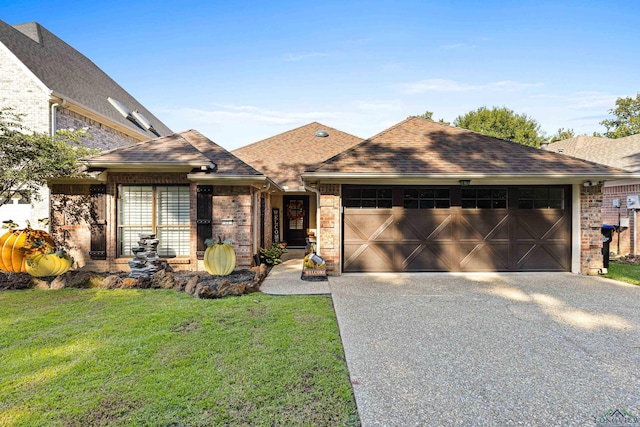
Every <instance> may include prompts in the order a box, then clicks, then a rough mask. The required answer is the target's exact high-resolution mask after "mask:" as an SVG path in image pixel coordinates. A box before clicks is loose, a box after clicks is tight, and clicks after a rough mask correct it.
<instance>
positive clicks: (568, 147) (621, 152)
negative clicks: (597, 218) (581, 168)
mask: <svg viewBox="0 0 640 427" xmlns="http://www.w3.org/2000/svg"><path fill="white" fill-rule="evenodd" d="M546 149H547V150H549V151H554V152H557V153H563V154H566V155H569V156H573V157H577V158H580V159H584V160H589V161H591V162H597V163H601V164H604V165H608V166H612V167H615V168H620V169H625V170H629V171H632V172H635V173H640V134H638V135H632V136H627V137H625V138H619V139H609V138H598V137H591V136H577V137H575V138H570V139H565V140H563V141H557V142H554V143H553V144H549V145H548V146H547V147H546ZM602 196H603V201H602V222H603V223H604V224H609V225H614V226H620V227H619V231H620V232H619V234H618V233H615V234H614V240H613V241H612V242H611V246H610V250H611V251H613V252H615V253H617V254H622V255H624V254H634V255H635V254H637V253H638V245H637V227H636V215H637V209H640V206H637V205H636V206H628V205H627V196H640V179H627V180H613V181H610V180H607V181H605V183H604V186H603V189H602ZM616 199H617V200H619V201H620V204H619V207H617V206H614V200H616ZM616 205H618V204H617V203H616Z"/></svg>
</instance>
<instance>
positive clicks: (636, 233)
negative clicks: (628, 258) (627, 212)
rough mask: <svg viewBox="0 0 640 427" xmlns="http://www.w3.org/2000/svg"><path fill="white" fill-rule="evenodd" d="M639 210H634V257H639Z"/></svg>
mask: <svg viewBox="0 0 640 427" xmlns="http://www.w3.org/2000/svg"><path fill="white" fill-rule="evenodd" d="M637 212H638V211H637V210H635V209H634V210H633V256H634V257H635V256H636V255H638V215H637Z"/></svg>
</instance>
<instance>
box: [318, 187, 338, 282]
mask: <svg viewBox="0 0 640 427" xmlns="http://www.w3.org/2000/svg"><path fill="white" fill-rule="evenodd" d="M319 222H320V223H319V228H320V255H321V256H322V258H324V260H325V261H326V263H327V273H328V274H329V275H331V276H337V275H340V270H341V265H340V256H341V254H340V250H341V240H342V239H341V236H340V185H338V184H322V185H321V186H320V221H319Z"/></svg>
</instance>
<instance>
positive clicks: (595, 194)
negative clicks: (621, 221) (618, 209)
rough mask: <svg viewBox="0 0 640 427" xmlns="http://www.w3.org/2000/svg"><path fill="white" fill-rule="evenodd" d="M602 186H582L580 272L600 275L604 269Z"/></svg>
mask: <svg viewBox="0 0 640 427" xmlns="http://www.w3.org/2000/svg"><path fill="white" fill-rule="evenodd" d="M601 227H602V185H594V186H592V187H584V186H580V271H581V273H582V274H592V275H595V274H598V270H599V269H601V268H602V233H601V231H600V229H601Z"/></svg>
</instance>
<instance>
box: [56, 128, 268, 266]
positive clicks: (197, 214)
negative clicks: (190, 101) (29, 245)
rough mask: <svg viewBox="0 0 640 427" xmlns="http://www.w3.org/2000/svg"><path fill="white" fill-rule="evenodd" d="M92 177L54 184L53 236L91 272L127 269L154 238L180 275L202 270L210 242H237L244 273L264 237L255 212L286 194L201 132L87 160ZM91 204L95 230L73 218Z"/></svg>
mask: <svg viewBox="0 0 640 427" xmlns="http://www.w3.org/2000/svg"><path fill="white" fill-rule="evenodd" d="M88 165H89V170H90V171H91V173H92V174H93V177H92V178H87V179H67V180H64V179H62V180H57V181H52V182H51V183H50V184H49V186H50V187H51V193H52V194H51V203H52V231H53V232H54V233H66V236H65V237H66V242H67V243H68V244H69V245H71V246H73V247H72V249H73V250H72V256H74V258H75V259H76V261H78V264H79V266H80V267H85V268H86V269H90V270H106V271H118V270H128V269H129V266H128V265H127V261H128V260H129V259H130V258H131V257H132V255H133V254H132V252H131V248H132V247H133V246H136V245H137V242H138V234H139V233H155V234H156V236H157V237H158V239H159V240H160V243H159V247H158V252H159V255H160V256H161V257H162V258H166V259H167V260H168V261H169V263H170V264H171V265H172V266H173V268H175V269H186V270H203V265H202V262H201V261H200V263H199V262H198V260H201V259H202V256H203V255H204V251H205V249H206V246H205V243H204V241H205V239H208V238H210V237H212V236H215V237H218V236H220V237H222V238H223V239H225V238H231V239H232V240H233V247H234V249H235V251H236V254H237V259H238V267H240V268H248V267H250V266H251V265H252V262H253V255H254V254H255V253H256V247H255V240H254V236H256V235H258V234H259V233H260V229H259V227H258V219H257V218H256V214H257V212H256V210H255V206H257V201H256V199H257V197H258V196H259V194H260V193H261V192H264V191H265V190H266V189H267V188H270V189H272V191H280V188H279V187H278V186H277V185H276V184H275V183H273V182H272V181H270V180H269V179H268V178H267V177H266V176H265V175H263V174H261V173H260V172H258V171H256V170H255V169H253V168H252V167H251V166H249V165H247V164H245V163H244V162H242V161H241V160H239V159H238V158H237V157H235V156H233V155H232V154H231V153H229V152H228V151H226V150H225V149H223V148H222V147H220V146H218V145H216V144H215V143H214V142H212V141H211V140H209V139H208V138H206V137H204V136H203V135H201V134H200V133H198V132H196V131H194V130H190V131H186V132H181V133H175V134H172V135H169V136H166V137H161V138H156V139H152V140H150V141H145V142H141V143H138V144H134V145H131V146H128V147H122V148H118V149H115V150H112V151H109V152H107V153H104V154H101V155H98V156H95V157H93V158H91V159H90V160H89V161H88ZM85 204H91V205H92V206H93V210H94V212H95V213H96V217H95V218H93V219H92V222H93V226H92V227H89V226H87V225H86V223H84V222H83V221H77V220H76V219H74V218H73V217H72V216H70V215H69V214H68V213H69V211H70V210H72V209H73V208H74V207H75V206H81V205H85Z"/></svg>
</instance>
